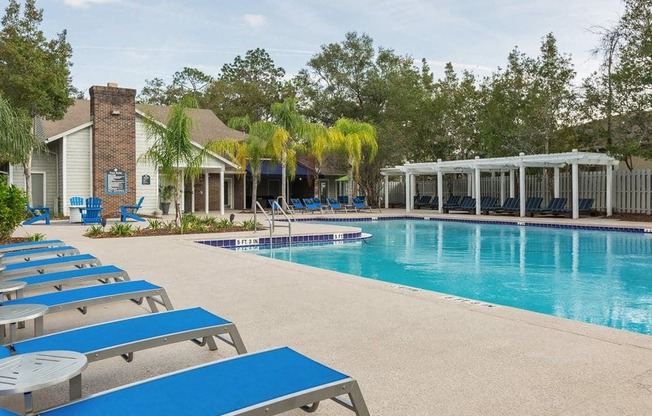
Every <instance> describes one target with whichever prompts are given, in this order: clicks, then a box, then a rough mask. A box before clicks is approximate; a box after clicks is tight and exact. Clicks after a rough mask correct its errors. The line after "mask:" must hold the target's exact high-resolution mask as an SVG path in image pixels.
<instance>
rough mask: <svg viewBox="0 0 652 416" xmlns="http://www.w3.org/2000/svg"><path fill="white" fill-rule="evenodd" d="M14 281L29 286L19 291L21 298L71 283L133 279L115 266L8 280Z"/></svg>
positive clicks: (58, 288)
mask: <svg viewBox="0 0 652 416" xmlns="http://www.w3.org/2000/svg"><path fill="white" fill-rule="evenodd" d="M12 280H20V281H21V282H25V283H27V286H25V287H24V288H23V289H21V290H19V291H18V296H19V297H20V296H22V292H23V291H25V290H29V289H41V288H46V287H54V288H55V289H56V290H61V289H62V288H63V285H64V284H70V283H79V282H86V281H99V282H101V283H109V282H110V281H111V280H113V281H114V282H125V281H129V280H131V279H130V278H129V274H128V273H127V272H126V271H124V270H122V269H120V268H118V267H116V266H113V265H107V266H96V267H86V268H82V269H73V270H65V271H58V272H53V273H43V274H36V275H32V276H23V277H16V278H11V279H7V281H12Z"/></svg>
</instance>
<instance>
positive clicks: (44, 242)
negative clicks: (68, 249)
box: [0, 240, 66, 254]
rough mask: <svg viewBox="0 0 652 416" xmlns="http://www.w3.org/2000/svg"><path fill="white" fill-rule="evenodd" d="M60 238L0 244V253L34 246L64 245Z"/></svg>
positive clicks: (28, 248) (33, 247) (29, 248)
mask: <svg viewBox="0 0 652 416" xmlns="http://www.w3.org/2000/svg"><path fill="white" fill-rule="evenodd" d="M65 245H66V243H64V242H63V241H61V240H42V241H26V242H24V243H14V244H3V245H1V246H0V254H3V253H11V252H14V251H22V250H32V249H35V248H46V247H57V246H65Z"/></svg>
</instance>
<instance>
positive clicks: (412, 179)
mask: <svg viewBox="0 0 652 416" xmlns="http://www.w3.org/2000/svg"><path fill="white" fill-rule="evenodd" d="M416 194H417V175H415V174H414V173H413V174H411V175H410V210H413V209H414V196H415V195H416Z"/></svg>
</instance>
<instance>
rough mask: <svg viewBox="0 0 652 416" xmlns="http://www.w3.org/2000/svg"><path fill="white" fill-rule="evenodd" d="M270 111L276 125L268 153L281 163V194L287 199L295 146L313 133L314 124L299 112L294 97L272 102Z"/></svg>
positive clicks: (292, 174) (294, 162)
mask: <svg viewBox="0 0 652 416" xmlns="http://www.w3.org/2000/svg"><path fill="white" fill-rule="evenodd" d="M270 113H271V116H272V122H273V123H274V124H275V125H276V126H277V129H276V130H275V131H274V132H273V134H272V136H271V137H270V142H269V143H270V153H271V156H272V158H273V159H274V160H276V161H277V162H280V164H281V196H283V200H284V201H287V200H288V199H287V198H288V195H287V179H288V176H289V177H290V179H294V175H295V173H296V168H297V160H296V147H297V145H298V142H299V141H300V140H304V139H307V138H310V137H312V136H313V135H314V127H313V126H314V125H313V124H311V123H308V122H307V121H306V120H305V119H304V118H303V116H302V115H301V114H299V111H298V110H297V104H296V100H295V99H294V98H288V99H286V100H285V101H283V102H282V103H274V104H272V107H271V111H270ZM288 170H289V172H288ZM288 173H289V175H288Z"/></svg>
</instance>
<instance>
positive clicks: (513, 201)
mask: <svg viewBox="0 0 652 416" xmlns="http://www.w3.org/2000/svg"><path fill="white" fill-rule="evenodd" d="M519 204H520V199H519V198H507V199H505V202H503V205H502V206H501V207H500V208H497V209H495V210H493V212H496V213H503V212H506V213H514V212H516V211H518V210H519V209H520V208H519Z"/></svg>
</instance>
